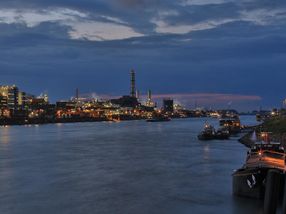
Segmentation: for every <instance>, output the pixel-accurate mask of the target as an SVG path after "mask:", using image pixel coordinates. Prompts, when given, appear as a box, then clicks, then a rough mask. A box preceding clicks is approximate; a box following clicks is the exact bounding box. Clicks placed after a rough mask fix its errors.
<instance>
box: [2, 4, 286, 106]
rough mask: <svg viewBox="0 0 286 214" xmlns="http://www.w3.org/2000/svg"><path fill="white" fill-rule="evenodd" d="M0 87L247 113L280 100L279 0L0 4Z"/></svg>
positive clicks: (282, 19) (282, 46)
mask: <svg viewBox="0 0 286 214" xmlns="http://www.w3.org/2000/svg"><path fill="white" fill-rule="evenodd" d="M0 56H1V57H0V84H2V85H6V84H17V85H18V86H19V87H20V88H21V89H23V90H25V91H28V92H31V93H34V94H40V93H41V92H43V91H47V92H48V93H49V96H50V97H51V98H52V100H56V99H64V98H68V97H71V96H72V95H73V94H74V91H75V88H77V87H78V88H80V91H81V92H82V93H92V92H93V93H96V94H98V95H105V96H106V95H112V96H116V95H122V94H128V92H129V71H130V69H131V68H134V69H135V70H136V72H137V82H138V84H137V87H138V88H139V89H140V90H141V93H143V94H144V93H145V91H147V90H148V89H152V90H153V92H154V93H155V94H157V97H164V96H171V97H174V98H175V99H176V100H178V101H180V102H181V103H183V104H188V105H190V106H191V105H194V103H197V104H198V105H205V106H208V107H210V106H214V107H216V106H225V107H226V106H227V105H228V104H230V103H231V104H232V105H233V107H236V108H243V109H246V108H248V109H250V108H258V107H259V106H260V105H261V106H263V107H264V108H271V107H273V106H280V105H281V101H282V99H283V98H285V97H286V84H285V81H286V1H285V0H1V1H0Z"/></svg>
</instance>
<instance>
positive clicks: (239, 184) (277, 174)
mask: <svg viewBox="0 0 286 214" xmlns="http://www.w3.org/2000/svg"><path fill="white" fill-rule="evenodd" d="M269 134H270V133H266V132H263V133H261V137H262V139H263V141H261V142H256V143H255V144H254V146H253V147H252V148H251V149H250V150H249V151H248V153H247V158H246V163H245V164H244V165H243V167H242V168H240V169H238V170H236V171H235V172H234V174H233V175H232V176H233V194H234V195H236V196H240V197H248V198H256V199H263V198H265V200H266V198H268V199H267V200H269V197H270V196H266V192H267V193H269V192H273V190H274V189H276V190H277V191H276V192H277V193H275V194H276V197H278V195H279V194H281V190H282V189H283V188H280V189H279V184H281V182H282V179H281V178H282V175H284V174H285V171H286V165H285V158H286V155H285V150H284V147H282V146H281V144H280V143H274V142H270V137H269ZM254 135H256V134H255V133H254ZM275 179H276V180H275ZM274 180H275V182H274ZM281 185H282V184H281ZM277 186H278V187H277ZM280 187H281V186H280ZM273 194H274V193H273ZM273 197H274V196H271V198H273Z"/></svg>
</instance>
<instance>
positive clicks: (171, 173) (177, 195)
mask: <svg viewBox="0 0 286 214" xmlns="http://www.w3.org/2000/svg"><path fill="white" fill-rule="evenodd" d="M242 120H243V121H244V123H253V121H254V118H251V117H243V118H242ZM204 122H205V119H184V120H174V121H172V122H169V123H147V122H145V121H130V122H122V123H107V122H106V123H105V122H103V123H76V124H64V125H63V124H62V125H60V124H58V125H43V126H30V127H25V126H22V127H16V126H15V127H6V128H3V127H2V128H0V213H1V214H2V213H3V214H18V213H19V214H34V213H35V214H93V213H95V214H97V213H98V214H105V213H106V214H117V213H120V214H129V213H130V214H131V213H132V214H133V213H134V214H143V213H144V214H153V213H154V214H155V213H156V214H157V213H162V214H168V213H174V214H180V213H188V214H189V213H193V214H196V213H198V214H200V213H206V214H211V213H220V214H221V213H227V214H229V213H235V214H236V213H239V214H240V213H246V214H247V213H260V212H261V210H260V207H261V204H260V202H258V201H255V200H254V201H253V200H245V199H238V198H234V197H233V196H232V182H231V179H232V178H231V174H232V172H233V170H234V169H237V168H239V167H240V166H241V165H242V164H243V162H244V160H245V155H246V149H245V148H244V147H243V146H242V145H241V144H239V143H238V142H237V138H233V139H231V140H228V141H211V142H199V141H198V140H197V137H196V136H197V134H198V132H199V131H200V130H201V129H202V126H203V124H204ZM209 122H211V123H213V124H215V123H218V122H217V121H216V120H214V119H211V120H209Z"/></svg>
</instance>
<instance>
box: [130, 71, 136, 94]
mask: <svg viewBox="0 0 286 214" xmlns="http://www.w3.org/2000/svg"><path fill="white" fill-rule="evenodd" d="M130 75H131V88H130V96H131V97H136V82H135V81H136V80H135V71H134V70H133V69H132V70H131V72H130Z"/></svg>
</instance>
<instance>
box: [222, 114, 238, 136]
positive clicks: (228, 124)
mask: <svg viewBox="0 0 286 214" xmlns="http://www.w3.org/2000/svg"><path fill="white" fill-rule="evenodd" d="M219 124H220V126H221V127H224V128H225V129H227V130H228V131H229V132H230V134H238V133H240V132H241V122H240V119H239V117H232V118H224V119H221V120H220V121H219Z"/></svg>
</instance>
